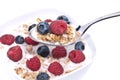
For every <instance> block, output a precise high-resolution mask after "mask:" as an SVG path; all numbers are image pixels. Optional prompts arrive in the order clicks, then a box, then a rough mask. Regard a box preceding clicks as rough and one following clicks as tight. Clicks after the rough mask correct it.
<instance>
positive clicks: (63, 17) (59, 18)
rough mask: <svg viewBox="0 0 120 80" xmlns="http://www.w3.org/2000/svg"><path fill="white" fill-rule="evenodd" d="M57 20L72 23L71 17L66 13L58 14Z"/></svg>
mask: <svg viewBox="0 0 120 80" xmlns="http://www.w3.org/2000/svg"><path fill="white" fill-rule="evenodd" d="M57 20H64V21H66V23H67V24H70V21H69V19H68V18H67V17H66V16H65V15H61V16H58V17H57Z"/></svg>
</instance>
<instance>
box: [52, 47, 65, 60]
mask: <svg viewBox="0 0 120 80" xmlns="http://www.w3.org/2000/svg"><path fill="white" fill-rule="evenodd" d="M66 55H67V51H66V49H65V48H64V47H63V46H56V48H54V49H53V50H52V56H53V57H54V58H57V59H58V58H62V57H65V56H66Z"/></svg>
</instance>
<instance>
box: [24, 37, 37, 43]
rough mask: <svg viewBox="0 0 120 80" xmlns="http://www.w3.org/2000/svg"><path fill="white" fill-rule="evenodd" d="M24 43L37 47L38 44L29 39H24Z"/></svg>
mask: <svg viewBox="0 0 120 80" xmlns="http://www.w3.org/2000/svg"><path fill="white" fill-rule="evenodd" d="M25 42H26V43H27V44H29V45H37V44H39V43H38V42H36V41H34V40H32V39H31V38H30V37H25Z"/></svg>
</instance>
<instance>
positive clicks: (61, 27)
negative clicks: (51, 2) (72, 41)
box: [50, 20, 67, 35]
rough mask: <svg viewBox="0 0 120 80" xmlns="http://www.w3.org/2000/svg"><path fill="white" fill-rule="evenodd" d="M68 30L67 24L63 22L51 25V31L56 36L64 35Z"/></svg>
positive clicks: (55, 22)
mask: <svg viewBox="0 0 120 80" xmlns="http://www.w3.org/2000/svg"><path fill="white" fill-rule="evenodd" d="M66 30H67V23H66V22H65V21H63V20H55V21H52V22H51V24H50V31H51V32H52V33H54V34H56V35H62V34H63V33H64V32H65V31H66Z"/></svg>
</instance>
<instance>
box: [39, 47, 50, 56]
mask: <svg viewBox="0 0 120 80" xmlns="http://www.w3.org/2000/svg"><path fill="white" fill-rule="evenodd" d="M37 53H38V55H40V56H42V57H47V56H48V55H49V53H50V51H49V48H48V47H47V46H46V45H43V46H40V47H38V49H37Z"/></svg>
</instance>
